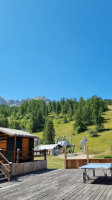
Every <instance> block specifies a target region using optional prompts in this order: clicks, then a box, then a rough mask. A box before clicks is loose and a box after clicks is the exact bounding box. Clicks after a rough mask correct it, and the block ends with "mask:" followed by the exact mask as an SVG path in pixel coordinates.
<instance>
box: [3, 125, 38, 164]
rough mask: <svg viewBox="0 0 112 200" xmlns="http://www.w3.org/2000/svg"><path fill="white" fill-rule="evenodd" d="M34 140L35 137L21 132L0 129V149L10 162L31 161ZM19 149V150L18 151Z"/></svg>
mask: <svg viewBox="0 0 112 200" xmlns="http://www.w3.org/2000/svg"><path fill="white" fill-rule="evenodd" d="M34 138H38V137H37V136H35V135H33V134H30V133H27V132H25V131H22V130H16V129H10V128H2V127H0V149H1V151H2V153H3V155H4V156H5V157H6V158H7V159H8V160H9V161H10V162H13V163H15V162H17V151H19V153H20V154H19V156H20V158H19V162H25V161H33V149H34ZM18 149H19V150H18Z"/></svg>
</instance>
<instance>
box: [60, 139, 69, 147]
mask: <svg viewBox="0 0 112 200" xmlns="http://www.w3.org/2000/svg"><path fill="white" fill-rule="evenodd" d="M58 144H59V145H61V146H63V147H70V146H71V144H70V142H68V141H67V140H61V141H59V142H58Z"/></svg>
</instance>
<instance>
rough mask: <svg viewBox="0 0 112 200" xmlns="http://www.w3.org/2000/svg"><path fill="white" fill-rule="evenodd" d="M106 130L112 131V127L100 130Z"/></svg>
mask: <svg viewBox="0 0 112 200" xmlns="http://www.w3.org/2000/svg"><path fill="white" fill-rule="evenodd" d="M105 131H112V128H104V129H102V130H101V131H100V132H105Z"/></svg>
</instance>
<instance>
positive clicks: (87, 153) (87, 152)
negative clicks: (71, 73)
mask: <svg viewBox="0 0 112 200" xmlns="http://www.w3.org/2000/svg"><path fill="white" fill-rule="evenodd" d="M86 155H87V164H88V163H89V151H88V146H86Z"/></svg>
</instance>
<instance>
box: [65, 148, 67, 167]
mask: <svg viewBox="0 0 112 200" xmlns="http://www.w3.org/2000/svg"><path fill="white" fill-rule="evenodd" d="M66 160H67V147H66V146H65V169H66V168H67V165H66Z"/></svg>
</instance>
